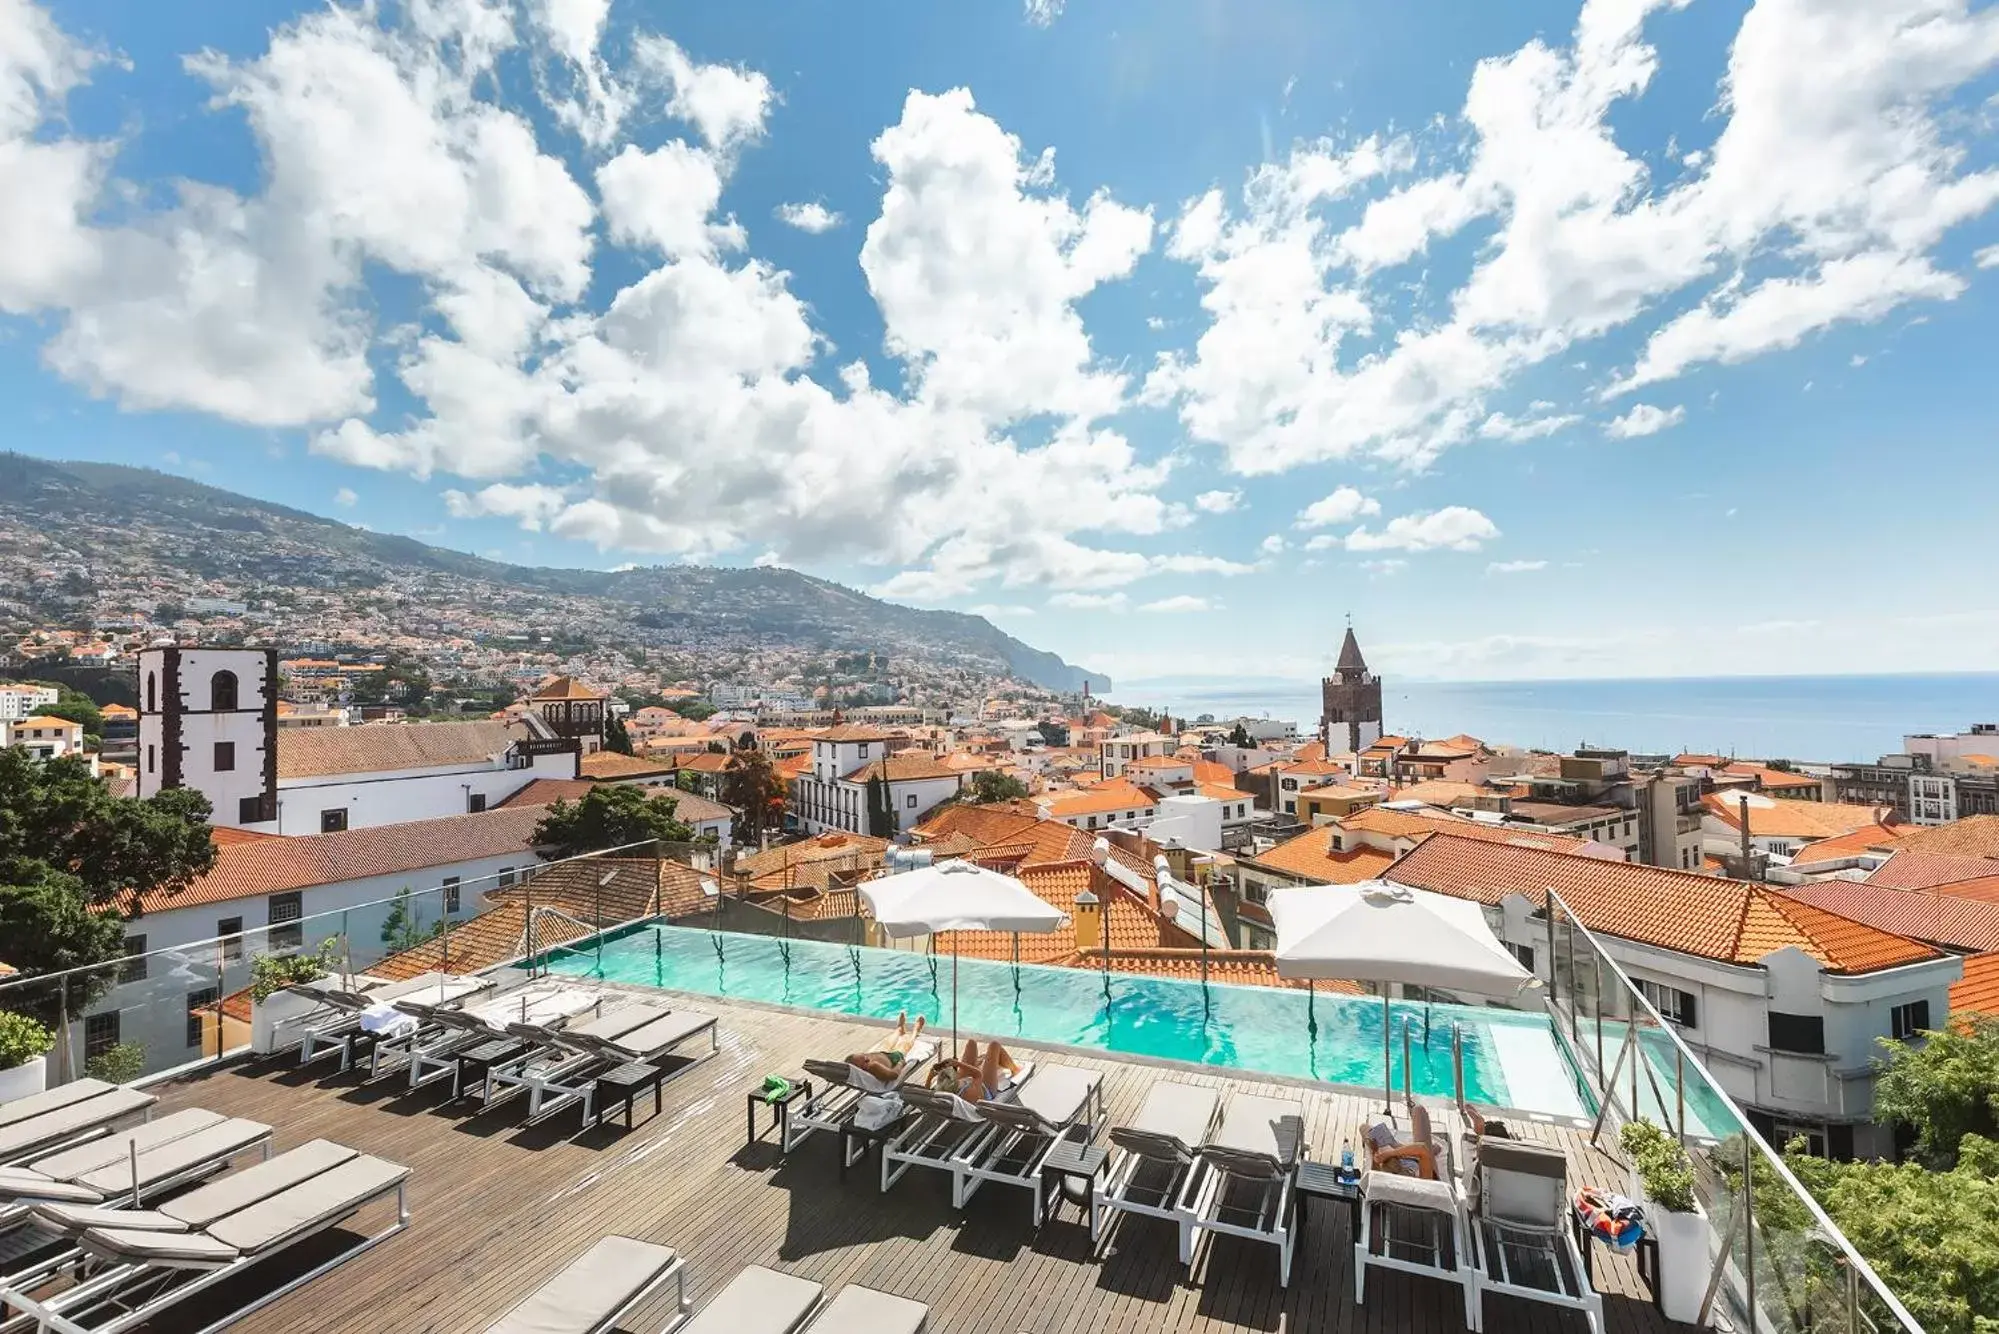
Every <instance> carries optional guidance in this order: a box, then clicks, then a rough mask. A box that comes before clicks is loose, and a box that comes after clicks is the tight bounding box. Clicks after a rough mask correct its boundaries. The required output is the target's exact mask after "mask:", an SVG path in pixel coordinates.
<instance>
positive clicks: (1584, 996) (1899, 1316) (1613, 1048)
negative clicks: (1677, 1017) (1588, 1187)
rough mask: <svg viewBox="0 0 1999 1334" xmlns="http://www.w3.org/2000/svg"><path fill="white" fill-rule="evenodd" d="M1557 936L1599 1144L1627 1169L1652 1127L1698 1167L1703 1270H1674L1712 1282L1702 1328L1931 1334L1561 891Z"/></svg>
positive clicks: (1554, 998)
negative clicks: (1632, 1146)
mask: <svg viewBox="0 0 1999 1334" xmlns="http://www.w3.org/2000/svg"><path fill="white" fill-rule="evenodd" d="M1544 925H1545V927H1546V931H1547V940H1546V948H1547V953H1548V956H1549V957H1548V960H1547V962H1546V963H1540V962H1539V961H1538V960H1537V971H1538V972H1539V973H1540V974H1541V976H1542V978H1543V980H1544V982H1546V983H1547V994H1546V999H1547V1003H1548V1006H1549V1009H1550V1012H1551V1015H1552V1017H1553V1022H1554V1024H1555V1026H1556V1028H1557V1030H1558V1032H1559V1034H1560V1037H1561V1038H1562V1040H1563V1041H1564V1042H1565V1043H1566V1044H1567V1045H1568V1048H1569V1052H1570V1057H1571V1059H1572V1060H1573V1061H1574V1063H1575V1066H1576V1068H1577V1069H1578V1070H1579V1071H1580V1072H1581V1073H1582V1075H1583V1079H1584V1083H1585V1085H1586V1086H1587V1088H1588V1089H1589V1091H1590V1093H1591V1095H1592V1097H1593V1099H1594V1100H1595V1103H1596V1107H1595V1109H1594V1110H1595V1124H1594V1126H1593V1130H1592V1140H1593V1142H1594V1143H1595V1145H1596V1146H1597V1147H1598V1148H1599V1149H1600V1150H1602V1151H1603V1152H1605V1153H1606V1154H1609V1155H1611V1156H1612V1157H1614V1158H1619V1159H1622V1158H1623V1156H1624V1155H1623V1154H1622V1152H1621V1151H1620V1149H1619V1148H1618V1143H1619V1132H1620V1130H1621V1128H1622V1127H1623V1126H1624V1125H1625V1124H1627V1123H1629V1122H1631V1121H1635V1120H1638V1119H1641V1118H1642V1119H1644V1120H1646V1121H1650V1122H1652V1123H1653V1124H1654V1125H1657V1126H1659V1127H1661V1128H1662V1129H1664V1131H1665V1132H1666V1133H1667V1134H1668V1135H1671V1136H1673V1137H1675V1138H1677V1139H1678V1140H1679V1142H1680V1144H1681V1145H1682V1146H1683V1147H1684V1148H1685V1149H1686V1151H1687V1154H1688V1157H1689V1159H1690V1161H1691V1164H1692V1167H1693V1178H1694V1203H1695V1206H1696V1213H1697V1215H1698V1217H1699V1220H1700V1222H1699V1224H1698V1225H1697V1226H1696V1227H1695V1228H1693V1229H1691V1238H1690V1240H1688V1241H1687V1242H1684V1243H1683V1245H1685V1246H1688V1247H1690V1248H1691V1249H1692V1251H1693V1255H1692V1257H1691V1263H1689V1258H1688V1257H1686V1255H1685V1252H1684V1251H1683V1252H1682V1256H1681V1257H1676V1258H1679V1259H1680V1261H1681V1263H1680V1268H1681V1273H1680V1274H1678V1275H1674V1274H1673V1273H1672V1266H1671V1265H1669V1264H1667V1263H1666V1261H1665V1259H1664V1257H1663V1256H1662V1268H1664V1269H1665V1270H1666V1271H1667V1281H1671V1282H1675V1283H1677V1284H1686V1283H1691V1282H1692V1281H1693V1277H1694V1276H1693V1275H1692V1274H1691V1273H1689V1272H1687V1271H1688V1270H1689V1269H1697V1270H1698V1271H1699V1275H1698V1276H1699V1278H1700V1279H1701V1280H1702V1281H1701V1283H1700V1286H1699V1302H1700V1307H1699V1317H1700V1319H1701V1321H1702V1322H1703V1323H1710V1322H1711V1323H1716V1324H1721V1325H1726V1326H1727V1327H1729V1328H1732V1329H1735V1330H1740V1331H1772V1332H1774V1334H1791V1332H1792V1331H1797V1332H1799V1334H1803V1331H1823V1330H1841V1331H1849V1330H1863V1331H1864V1330H1909V1331H1916V1332H1917V1334H1920V1330H1921V1326H1920V1325H1918V1324H1917V1323H1916V1321H1915V1319H1914V1318H1913V1317H1912V1316H1910V1315H1909V1313H1908V1311H1907V1310H1906V1309H1905V1308H1904V1307H1903V1306H1902V1304H1901V1302H1900V1301H1899V1300H1897V1299H1896V1297H1895V1295H1894V1294H1893V1293H1892V1292H1890V1291H1889V1290H1888V1288H1887V1287H1886V1285H1884V1284H1883V1283H1882V1282H1881V1280H1880V1278H1879V1277H1878V1276H1877V1275H1876V1274H1875V1273H1874V1271H1873V1269H1872V1268H1871V1267H1870V1266H1869V1265H1868V1264H1867V1261H1866V1260H1865V1259H1864V1258H1862V1257H1861V1255H1860V1254H1859V1253H1858V1252H1857V1251H1855V1250H1854V1248H1853V1246H1852V1244H1851V1243H1850V1242H1848V1241H1847V1239H1846V1237H1845V1236H1844V1235H1843V1234H1842V1233H1841V1232H1840V1230H1839V1228H1838V1227H1837V1226H1836V1225H1835V1224H1834V1223H1833V1221H1832V1219H1831V1218H1829V1217H1828V1216H1827V1215H1826V1213H1825V1210H1824V1209H1823V1208H1821V1207H1820V1205H1819V1203H1818V1201H1817V1200H1815V1199H1813V1198H1812V1196H1811V1194H1810V1193H1809V1192H1808V1191H1806V1190H1805V1188H1804V1187H1803V1186H1802V1185H1800V1184H1799V1182H1798V1180H1797V1179H1796V1177H1794V1176H1793V1175H1792V1173H1791V1171H1790V1169H1789V1168H1788V1167H1787V1166H1785V1164H1784V1161H1783V1159H1782V1157H1781V1156H1780V1155H1779V1154H1778V1153H1777V1152H1775V1151H1774V1150H1773V1149H1772V1147H1771V1146H1770V1144H1769V1143H1767V1142H1766V1141H1765V1140H1764V1138H1763V1137H1762V1136H1761V1135H1760V1134H1758V1133H1757V1131H1756V1129H1755V1127H1754V1126H1753V1125H1751V1123H1750V1120H1749V1118H1748V1116H1747V1115H1746V1114H1745V1113H1744V1112H1743V1110H1742V1109H1741V1107H1740V1106H1739V1105H1738V1104H1737V1103H1736V1101H1735V1100H1734V1098H1732V1097H1731V1096H1730V1095H1729V1094H1728V1093H1727V1091H1725V1090H1724V1089H1723V1088H1722V1087H1721V1085H1720V1084H1719V1082H1718V1081H1717V1080H1716V1079H1715V1078H1714V1076H1713V1075H1712V1073H1711V1072H1710V1071H1709V1070H1708V1068H1707V1067H1706V1065H1704V1064H1703V1063H1702V1061H1701V1060H1700V1059H1699V1058H1698V1057H1697V1056H1696V1055H1695V1054H1694V1052H1693V1051H1692V1050H1691V1049H1690V1048H1689V1047H1688V1046H1687V1044H1686V1042H1685V1041H1684V1040H1683V1039H1682V1038H1681V1036H1680V1033H1679V1030H1678V1029H1677V1028H1676V1027H1675V1026H1674V1025H1672V1024H1670V1023H1668V1022H1666V1021H1665V1019H1664V1018H1662V1017H1661V1016H1660V1014H1659V1012H1658V1011H1657V1010H1656V1009H1655V1008H1654V1007H1653V1005H1652V1003H1651V1002H1650V1001H1649V1000H1647V999H1646V997H1645V996H1644V994H1643V993H1642V992H1640V991H1639V989H1638V988H1637V986H1635V985H1634V984H1633V983H1632V981H1631V979H1630V977H1629V976H1627V975H1626V973H1625V972H1624V970H1623V969H1622V968H1621V967H1620V966H1619V965H1618V963H1617V962H1616V960H1615V959H1613V958H1612V957H1611V956H1610V955H1609V954H1608V953H1607V952H1606V951H1605V950H1604V948H1603V946H1602V944H1601V942H1599V941H1598V940H1597V938H1596V937H1595V936H1594V935H1592V934H1591V933H1590V931H1589V930H1588V929H1587V928H1586V927H1584V926H1583V925H1582V924H1581V923H1580V922H1578V921H1577V920H1576V918H1575V915H1574V914H1573V912H1572V911H1571V910H1570V909H1569V907H1568V905H1567V904H1566V903H1564V902H1563V901H1562V899H1561V897H1560V896H1559V895H1557V894H1553V893H1551V894H1550V895H1549V906H1548V910H1547V912H1546V915H1545V919H1544ZM1653 1212H1656V1210H1655V1211H1653ZM1661 1239H1662V1242H1663V1234H1662V1238H1661ZM1669 1313H1670V1312H1669Z"/></svg>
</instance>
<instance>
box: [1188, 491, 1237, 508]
mask: <svg viewBox="0 0 1999 1334" xmlns="http://www.w3.org/2000/svg"><path fill="white" fill-rule="evenodd" d="M1240 504H1242V492H1240V491H1203V492H1202V493H1201V494H1200V495H1198V496H1195V497H1194V508H1195V509H1197V510H1200V511H1202V512H1203V513H1206V514H1227V513H1228V512H1229V511H1230V510H1232V509H1234V508H1235V507H1236V506H1238V505H1240Z"/></svg>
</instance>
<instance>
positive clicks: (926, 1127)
mask: <svg viewBox="0 0 1999 1334" xmlns="http://www.w3.org/2000/svg"><path fill="white" fill-rule="evenodd" d="M1033 1074H1034V1066H1033V1065H1032V1064H1031V1063H1028V1062H1022V1063H1021V1067H1020V1069H1019V1071H1018V1072H1017V1073H1016V1074H1015V1075H1014V1077H1013V1081H1012V1082H1011V1083H1010V1084H1008V1085H1007V1087H1006V1088H1005V1089H1004V1090H1002V1091H1001V1093H1000V1098H1001V1100H1010V1099H1013V1098H1017V1097H1018V1096H1019V1095H1020V1090H1021V1088H1022V1087H1024V1086H1025V1085H1026V1084H1027V1083H1028V1082H1029V1080H1030V1078H1031V1077H1032V1076H1033ZM900 1096H901V1098H902V1100H903V1102H904V1103H906V1104H907V1105H908V1106H909V1107H910V1108H911V1110H913V1111H915V1112H917V1113H919V1115H917V1116H916V1117H915V1118H914V1119H913V1120H912V1121H911V1122H910V1123H909V1125H908V1127H907V1128H905V1129H904V1130H903V1132H902V1133H901V1134H899V1135H897V1136H896V1137H895V1138H894V1139H892V1140H889V1141H888V1142H887V1143H885V1144H883V1145H882V1147H881V1188H882V1192H883V1193H884V1194H886V1193H887V1192H888V1188H889V1187H890V1186H893V1185H894V1184H895V1183H896V1182H898V1181H900V1180H902V1178H903V1175H904V1174H905V1173H907V1172H908V1171H909V1169H910V1168H912V1167H933V1168H936V1169H937V1170H938V1171H941V1172H948V1173H950V1174H951V1205H952V1207H953V1208H957V1207H959V1205H960V1203H961V1201H962V1200H963V1199H964V1190H965V1187H964V1182H963V1180H962V1179H961V1173H962V1170H963V1169H962V1167H961V1166H960V1163H961V1160H968V1159H970V1158H972V1157H975V1156H976V1155H977V1154H978V1153H979V1151H980V1150H982V1149H984V1148H985V1146H986V1144H987V1142H988V1141H989V1140H991V1139H992V1137H993V1136H994V1135H995V1134H996V1133H997V1131H998V1127H997V1125H996V1124H995V1123H994V1122H993V1120H992V1118H990V1117H988V1116H987V1115H986V1114H985V1113H984V1112H982V1111H980V1110H979V1109H978V1107H976V1106H974V1105H973V1104H971V1103H969V1102H966V1101H965V1100H964V1099H963V1098H961V1097H959V1096H958V1095H957V1094H955V1093H945V1092H943V1091H941V1090H938V1089H930V1088H923V1087H920V1086H918V1085H915V1084H910V1085H907V1086H905V1087H904V1088H903V1090H902V1092H901V1094H900Z"/></svg>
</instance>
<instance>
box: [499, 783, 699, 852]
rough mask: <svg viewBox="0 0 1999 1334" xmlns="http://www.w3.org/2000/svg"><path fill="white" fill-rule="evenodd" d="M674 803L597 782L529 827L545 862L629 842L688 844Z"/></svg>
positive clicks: (689, 836) (689, 834)
mask: <svg viewBox="0 0 1999 1334" xmlns="http://www.w3.org/2000/svg"><path fill="white" fill-rule="evenodd" d="M676 804H677V799H676V798H675V797H673V796H671V795H670V794H668V793H664V792H648V791H647V790H646V789H645V788H639V787H633V786H631V785H630V784H628V783H600V784H598V785H597V786H596V787H593V788H591V789H590V791H589V792H587V793H586V794H584V796H583V798H582V800H580V801H558V802H556V803H555V805H553V806H551V807H549V808H548V814H547V815H544V816H543V817H542V818H541V823H539V824H537V825H536V826H535V828H534V842H535V846H536V847H537V848H539V849H540V851H541V857H542V859H543V860H544V861H556V860H559V859H560V858H563V857H576V856H581V855H582V854H584V853H586V852H602V851H604V850H605V849H606V848H618V847H625V846H627V845H629V844H633V843H645V842H648V841H658V842H661V843H691V842H693V841H694V830H693V829H692V828H691V827H689V826H688V825H685V824H682V823H681V822H680V821H679V820H676V819H675V818H674V816H673V811H674V806H675V805H676Z"/></svg>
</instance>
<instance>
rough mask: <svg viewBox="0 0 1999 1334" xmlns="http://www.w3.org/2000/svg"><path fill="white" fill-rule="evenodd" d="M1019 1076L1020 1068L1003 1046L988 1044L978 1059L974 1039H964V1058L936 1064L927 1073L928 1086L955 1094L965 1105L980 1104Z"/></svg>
mask: <svg viewBox="0 0 1999 1334" xmlns="http://www.w3.org/2000/svg"><path fill="white" fill-rule="evenodd" d="M1019 1073H1020V1066H1019V1065H1018V1064H1016V1063H1015V1062H1014V1059H1013V1057H1011V1056H1009V1055H1008V1054H1007V1050H1006V1048H1005V1047H1002V1046H1000V1044H999V1043H997V1042H989V1043H987V1044H986V1050H985V1055H984V1056H983V1057H981V1056H980V1054H979V1044H978V1041H977V1039H975V1038H967V1039H966V1040H965V1056H964V1059H963V1060H955V1061H954V1060H951V1059H949V1058H946V1059H945V1060H942V1061H939V1062H938V1063H937V1069H936V1070H934V1071H933V1072H931V1075H930V1087H932V1088H934V1089H943V1090H944V1091H946V1092H948V1093H955V1094H957V1095H958V1096H959V1097H961V1098H963V1099H964V1100H965V1101H966V1102H983V1101H984V1100H986V1099H987V1098H990V1097H992V1096H993V1095H994V1094H995V1093H998V1092H1002V1091H1004V1090H1005V1089H1006V1088H1008V1087H1009V1086H1010V1085H1011V1083H1012V1081H1013V1079H1014V1077H1015V1076H1017V1075H1018V1074H1019Z"/></svg>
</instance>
